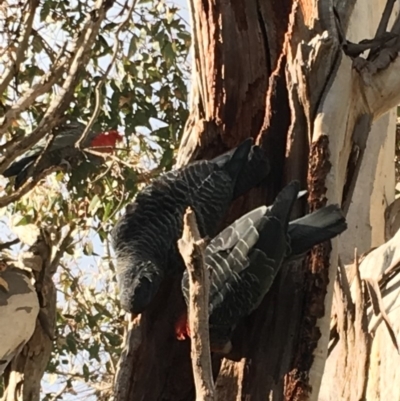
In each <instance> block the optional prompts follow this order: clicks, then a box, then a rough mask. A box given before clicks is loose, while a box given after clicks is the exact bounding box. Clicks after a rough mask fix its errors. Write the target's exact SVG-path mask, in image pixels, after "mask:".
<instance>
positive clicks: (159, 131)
mask: <svg viewBox="0 0 400 401" xmlns="http://www.w3.org/2000/svg"><path fill="white" fill-rule="evenodd" d="M11 3H12V4H13V7H11ZM130 4H131V3H128V4H126V5H124V6H122V5H121V4H120V3H115V5H114V6H113V7H112V8H111V9H110V10H109V11H108V13H107V18H106V19H105V20H104V21H103V23H102V25H101V28H100V31H99V35H98V37H97V40H96V42H95V44H94V46H93V47H92V49H91V50H90V51H91V53H90V61H89V63H88V64H87V65H85V66H82V68H81V69H80V76H79V80H78V83H77V85H76V87H75V90H74V93H73V97H72V101H71V103H70V107H69V108H68V110H67V111H66V114H68V115H69V116H71V117H74V118H77V119H79V121H82V122H84V123H87V122H88V121H89V120H90V118H91V116H92V115H93V113H94V111H95V109H96V106H97V108H99V109H100V113H99V115H98V117H97V119H96V121H95V123H94V126H93V128H94V129H95V130H99V131H100V130H106V129H111V128H117V129H118V130H119V131H120V132H122V133H124V144H123V146H120V147H119V148H118V149H117V150H116V152H115V153H114V154H113V155H112V156H110V157H109V158H108V159H107V161H105V162H104V163H103V164H102V165H93V164H91V163H87V162H85V163H82V164H81V165H80V166H79V167H78V168H76V169H74V170H73V171H72V172H71V173H70V174H64V173H62V172H59V173H53V174H52V175H51V176H49V177H47V178H46V179H45V180H42V181H41V182H40V183H39V184H38V185H37V186H36V187H35V188H34V189H33V190H32V191H31V192H30V193H29V194H28V195H26V196H24V197H22V198H21V200H19V201H17V202H14V203H10V204H9V205H8V207H7V209H6V210H3V215H5V221H7V222H8V221H12V223H13V224H14V225H25V224H32V223H33V224H36V225H39V226H41V227H45V228H46V227H48V228H52V229H54V228H57V229H58V230H59V231H60V232H62V233H65V232H69V231H70V234H69V240H68V241H65V243H64V249H63V250H64V254H63V257H62V259H61V264H60V267H59V270H58V273H57V275H56V285H57V289H58V291H59V295H58V313H57V334H56V336H57V338H56V340H55V348H54V352H53V357H52V360H51V361H50V363H49V366H48V374H47V376H46V380H45V382H44V388H43V394H42V399H44V400H50V399H53V396H54V394H55V393H57V392H59V391H60V388H61V389H63V391H62V392H61V394H58V398H57V399H63V397H68V394H70V395H73V396H74V399H75V398H86V397H87V396H89V395H95V396H96V399H98V400H100V399H108V394H109V391H110V389H111V383H112V380H113V375H114V374H115V370H116V364H117V361H118V357H119V353H120V350H121V342H122V336H123V331H124V326H125V323H124V317H123V313H122V312H121V310H120V306H119V302H118V294H117V285H116V280H115V271H114V268H113V264H112V251H111V246H110V244H109V233H110V231H111V229H112V227H113V225H114V223H115V221H116V219H117V218H118V216H119V215H120V213H121V211H122V210H123V209H124V207H125V206H126V205H127V204H128V203H129V202H130V201H131V200H132V198H133V197H134V195H135V193H136V192H137V190H138V188H140V187H141V185H143V184H145V183H147V182H149V180H150V179H151V178H152V177H153V176H155V175H157V174H159V173H160V172H161V171H163V170H167V169H169V168H171V166H172V165H173V162H174V155H175V150H176V149H177V146H178V143H179V140H180V137H181V134H182V131H183V126H184V123H185V120H186V118H187V114H188V110H187V87H186V79H187V77H188V73H189V68H188V63H187V55H188V49H189V44H190V36H189V33H188V32H187V30H186V26H185V24H184V22H183V21H182V19H181V18H180V17H179V15H178V11H179V10H178V8H177V7H175V6H173V5H171V4H170V3H166V2H164V1H142V2H139V3H138V4H137V5H136V6H135V8H134V9H133V12H132V14H131V16H130V18H129V19H128V20H127V22H126V23H122V22H123V21H124V19H125V18H126V17H127V15H128V10H129V7H130ZM8 5H9V7H8V8H7V6H6V7H4V8H3V9H1V10H0V14H1V13H2V14H3V15H2V17H4V18H3V21H4V22H3V23H2V27H1V28H2V29H0V36H1V40H2V42H3V43H6V44H7V46H5V47H4V49H6V51H4V52H3V53H2V54H1V55H0V57H1V59H2V62H3V63H4V68H6V66H7V65H8V63H9V62H10V60H11V58H10V57H11V56H12V55H11V52H12V50H11V49H12V46H13V45H14V44H15V43H16V39H17V38H18V37H17V36H16V33H15V32H17V31H16V27H17V26H18V23H19V20H20V19H21V18H22V16H23V15H24V10H23V5H22V3H16V2H13V1H12V0H10V1H9V4H8ZM91 9H92V3H91V2H80V1H71V2H62V1H61V2H60V1H54V0H44V1H42V2H41V3H40V5H39V7H38V9H37V10H36V17H35V20H34V23H33V29H32V32H31V35H30V38H29V43H28V47H27V51H26V52H25V53H24V57H23V59H22V61H21V64H20V65H19V66H18V74H15V76H14V77H13V79H12V80H11V81H10V83H9V84H8V86H7V88H6V89H5V91H4V92H3V93H2V94H0V117H2V116H3V114H4V113H5V112H6V111H7V110H9V109H10V107H11V106H12V105H15V104H16V102H17V101H18V100H19V99H20V98H21V97H22V96H24V94H26V93H27V90H28V89H29V88H31V87H32V85H35V84H37V83H38V82H39V81H40V79H41V78H42V77H43V76H44V75H45V74H46V73H48V72H49V70H51V69H52V68H54V60H55V59H56V58H57V53H58V52H59V51H60V49H61V48H62V47H63V46H64V44H65V43H67V44H69V43H71V42H72V41H73V39H74V38H75V36H76V34H77V32H79V31H80V30H82V27H83V25H84V23H85V18H86V16H87V15H88V13H89V12H90V10H91ZM2 17H0V20H1V19H2ZM116 42H118V43H119V48H116V47H115V46H116ZM7 49H8V50H7ZM67 49H68V47H67ZM115 51H116V57H115V59H114V60H113V54H114V52H115ZM112 61H113V64H112V67H111V68H110V72H109V74H108V75H105V74H104V73H105V71H106V69H107V68H108V66H109V64H110V63H111V62H112ZM63 79H65V73H64V74H63ZM62 82H63V81H62V80H61V81H57V82H56V83H55V84H54V85H53V86H52V87H51V88H49V90H48V91H46V92H45V93H44V94H41V95H40V96H37V97H36V98H35V99H34V100H33V101H31V103H30V105H29V107H27V108H26V109H25V110H24V111H23V112H22V113H20V114H19V115H17V116H16V117H15V118H14V120H13V121H12V124H11V126H10V127H9V129H8V130H7V133H5V134H4V136H3V137H2V143H3V144H4V143H5V142H7V141H14V142H15V141H20V140H21V139H22V138H23V137H24V136H26V135H28V134H29V132H31V131H32V130H33V129H35V128H36V126H37V125H38V123H39V122H40V120H41V118H42V117H43V115H44V114H45V112H46V110H47V108H48V106H49V103H50V101H51V99H52V96H54V94H55V93H59V91H60V86H61V84H62ZM100 83H103V85H102V86H101V87H100V86H98V85H99V84H100ZM0 84H1V78H0ZM96 88H98V89H97V90H96ZM0 126H1V123H0ZM1 152H3V150H0V154H1V158H4V156H5V153H1ZM0 161H1V160H0ZM13 192H14V190H13V188H12V186H11V185H10V184H8V183H7V181H6V180H4V188H3V190H2V191H1V193H0V196H3V197H5V196H8V195H12V194H13Z"/></svg>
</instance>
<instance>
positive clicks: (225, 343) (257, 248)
mask: <svg viewBox="0 0 400 401" xmlns="http://www.w3.org/2000/svg"><path fill="white" fill-rule="evenodd" d="M299 191H300V184H299V182H298V181H292V182H291V183H290V184H289V185H287V186H286V187H285V188H284V189H283V190H282V191H281V192H280V193H279V194H278V196H277V198H276V199H275V201H274V203H273V205H272V206H269V207H266V206H261V207H259V208H257V209H254V210H252V211H251V212H249V213H247V214H246V215H244V216H242V217H241V218H240V219H238V220H236V221H235V222H234V223H233V224H231V225H230V226H228V227H227V228H226V229H225V230H223V231H222V232H221V233H220V234H219V235H217V236H216V237H215V238H214V239H213V240H212V241H211V242H210V243H209V245H208V246H207V248H206V250H205V263H206V265H207V266H209V267H210V268H211V270H212V273H211V286H210V296H209V325H210V344H211V349H212V351H214V352H221V353H227V352H229V351H230V348H231V343H230V337H231V334H232V331H233V329H234V328H235V327H236V325H237V324H238V322H239V320H240V319H242V318H244V317H245V316H247V315H249V314H250V313H251V312H253V311H254V310H255V309H256V308H257V307H258V306H259V305H260V303H261V301H262V300H263V298H264V296H265V294H266V293H267V292H268V290H269V289H270V287H271V285H272V282H273V281H274V278H275V276H276V274H277V273H278V271H279V269H280V267H281V266H282V264H283V263H285V262H287V261H289V260H290V259H293V258H297V257H300V256H302V255H304V254H305V253H306V252H307V251H309V250H310V249H311V248H312V247H313V246H314V245H317V244H320V243H322V242H324V241H327V240H329V239H331V238H334V237H336V236H337V235H339V234H340V233H342V232H343V231H344V230H345V229H346V228H347V224H346V220H345V218H344V216H343V214H342V212H341V210H340V208H339V206H337V205H329V206H325V207H323V208H321V209H319V210H317V211H315V212H313V213H311V214H308V215H306V216H304V217H301V218H299V219H297V220H294V221H292V222H290V223H289V218H290V214H291V211H292V208H293V205H294V203H295V201H296V199H297V197H298V195H299ZM182 292H183V295H184V298H185V301H186V304H187V305H188V300H189V281H188V273H187V271H185V272H184V275H183V278H182ZM175 333H176V336H177V338H178V339H180V340H184V339H185V338H187V337H188V336H189V335H190V333H189V332H188V324H187V317H186V313H185V314H184V315H183V316H182V317H181V318H180V319H179V320H178V322H177V323H176V325H175Z"/></svg>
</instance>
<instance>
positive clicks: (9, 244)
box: [0, 238, 21, 251]
mask: <svg viewBox="0 0 400 401" xmlns="http://www.w3.org/2000/svg"><path fill="white" fill-rule="evenodd" d="M20 242H21V241H20V239H19V238H15V239H13V240H12V241H8V242H4V243H3V244H0V251H2V250H4V249H8V248H11V247H12V246H13V245H16V244H18V243H20Z"/></svg>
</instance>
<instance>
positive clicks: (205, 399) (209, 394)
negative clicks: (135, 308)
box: [178, 208, 214, 401]
mask: <svg viewBox="0 0 400 401" xmlns="http://www.w3.org/2000/svg"><path fill="white" fill-rule="evenodd" d="M178 247H179V251H180V253H181V255H182V257H183V260H184V261H185V265H186V268H187V270H188V273H189V305H188V309H189V313H188V317H189V328H190V333H191V340H192V343H191V357H192V367H193V374H194V382H195V386H196V400H197V401H213V400H214V380H213V376H212V367H211V355H210V339H209V328H208V304H209V292H210V277H209V272H208V271H207V268H206V266H205V263H204V248H205V241H204V240H202V239H201V237H200V234H199V230H198V228H197V223H196V216H195V214H194V211H193V210H192V209H191V208H188V209H187V210H186V213H185V215H184V218H183V234H182V238H181V239H180V240H179V241H178Z"/></svg>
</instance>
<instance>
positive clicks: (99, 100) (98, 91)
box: [76, 0, 137, 148]
mask: <svg viewBox="0 0 400 401" xmlns="http://www.w3.org/2000/svg"><path fill="white" fill-rule="evenodd" d="M136 3H137V0H133V1H132V4H131V6H130V7H129V10H128V13H127V15H126V17H125V18H124V20H123V21H122V22H121V23H120V24H119V26H118V28H117V30H116V32H115V35H114V49H113V55H112V57H111V61H110V63H109V64H108V66H107V68H106V70H105V71H104V73H103V75H102V77H101V78H100V80H99V82H98V83H97V85H96V89H95V92H96V106H95V108H94V112H93V114H92V116H91V118H90V120H89V122H88V123H87V125H86V127H85V129H84V131H83V132H82V135H81V137H80V138H79V140H78V141H77V142H76V146H77V147H78V148H80V147H81V144H82V143H84V142H85V139H86V138H87V137H88V135H89V131H90V129H91V128H92V126H93V124H94V122H95V121H96V118H97V116H98V115H99V113H100V109H101V106H102V95H101V88H102V87H103V85H104V82H105V81H106V79H107V78H108V75H109V73H110V71H111V68H112V67H113V65H114V63H115V60H116V58H117V55H118V52H119V49H120V47H121V41H120V39H119V34H120V32H121V31H122V29H123V28H124V27H125V26H126V25H127V24H128V23H129V21H130V19H131V17H132V13H133V10H134V8H135V6H136Z"/></svg>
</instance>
